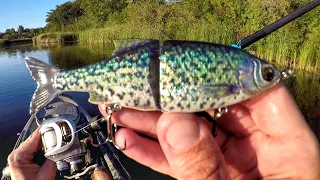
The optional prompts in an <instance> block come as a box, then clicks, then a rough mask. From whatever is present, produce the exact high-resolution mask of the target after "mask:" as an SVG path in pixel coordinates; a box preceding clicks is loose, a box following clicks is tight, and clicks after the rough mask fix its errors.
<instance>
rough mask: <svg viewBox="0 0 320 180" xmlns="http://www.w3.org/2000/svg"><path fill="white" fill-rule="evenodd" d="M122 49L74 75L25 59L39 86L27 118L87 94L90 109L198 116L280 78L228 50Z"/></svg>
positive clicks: (149, 45)
mask: <svg viewBox="0 0 320 180" xmlns="http://www.w3.org/2000/svg"><path fill="white" fill-rule="evenodd" d="M123 46H124V47H120V48H119V49H118V50H117V52H116V53H115V54H114V56H112V57H110V58H108V59H106V60H104V61H101V62H98V63H95V64H92V65H88V66H85V67H82V68H78V69H74V70H65V71H62V70H59V69H57V68H55V67H53V66H50V65H48V64H45V63H43V62H41V61H39V60H37V59H34V58H26V60H25V62H26V65H27V67H28V69H29V70H30V73H31V75H32V77H33V79H34V80H35V81H36V82H37V83H38V88H37V90H36V91H35V93H34V95H33V98H32V101H31V103H30V113H35V112H37V111H39V109H41V108H42V107H44V106H45V105H46V104H47V103H49V102H50V101H51V100H52V99H53V98H54V97H55V96H57V95H58V94H60V93H62V92H65V91H84V92H89V93H90V98H89V102H91V103H94V104H100V103H108V104H114V103H117V104H119V105H121V106H123V107H129V108H134V109H139V110H161V111H171V112H198V111H204V110H208V109H216V108H220V107H226V106H229V105H232V104H235V103H238V102H241V101H243V100H246V99H248V98H250V97H252V96H254V95H256V94H258V93H260V92H262V91H263V90H265V89H267V88H270V87H272V86H274V85H275V84H277V83H278V82H279V81H280V80H281V77H282V75H281V73H280V72H279V71H278V70H277V69H276V68H275V67H273V66H272V65H270V64H269V63H267V62H265V61H263V60H261V59H259V58H257V57H255V56H253V55H251V54H249V53H247V52H246V51H243V50H241V49H237V48H233V47H230V46H224V45H218V44H212V43H205V42H194V41H174V40H170V41H165V42H164V43H163V45H162V46H160V45H159V42H158V41H156V40H146V41H140V42H136V43H132V44H130V46H129V45H128V44H125V43H124V45H123Z"/></svg>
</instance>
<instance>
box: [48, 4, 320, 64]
mask: <svg viewBox="0 0 320 180" xmlns="http://www.w3.org/2000/svg"><path fill="white" fill-rule="evenodd" d="M310 1H311V0H255V1H252V0H230V1H225V0H206V1H198V0H180V1H177V0H176V1H168V0H167V1H166V0H109V1H99V0H75V1H70V2H66V3H64V4H61V5H57V6H56V8H55V9H53V10H50V11H49V12H48V14H47V19H46V22H47V24H46V26H45V30H46V31H47V32H57V31H59V32H80V34H83V36H81V37H85V38H88V39H90V38H91V39H96V38H95V37H94V38H93V36H97V34H96V31H97V30H99V32H105V34H106V36H108V37H126V38H140V39H141V38H144V37H143V34H146V36H148V37H150V34H155V33H159V34H161V36H151V37H161V38H162V37H165V38H166V39H180V40H199V41H208V42H215V43H221V44H229V45H230V44H233V43H235V42H237V41H238V40H240V39H242V38H244V37H246V36H248V35H250V34H252V33H254V32H255V31H257V30H260V29H261V28H263V27H265V26H267V25H269V24H271V23H273V22H274V21H276V20H278V19H280V18H282V17H284V16H286V15H287V14H289V13H291V12H293V11H295V10H297V9H298V8H299V7H302V6H303V5H305V4H307V3H309V2H310ZM319 14H320V8H319V7H318V8H315V9H314V10H312V11H310V12H308V13H307V14H305V15H304V16H302V17H300V18H298V19H297V20H295V21H293V22H291V23H289V24H287V25H286V26H284V27H282V28H281V29H279V30H278V31H276V32H275V33H273V34H271V35H269V36H268V37H267V38H264V39H262V40H260V41H258V42H256V43H255V44H253V45H252V46H250V47H249V48H248V50H249V51H253V52H255V53H257V54H258V55H260V56H262V57H263V58H266V59H269V60H275V61H283V60H286V61H288V64H297V61H303V63H302V66H305V65H306V64H310V65H311V66H315V65H320V64H319V63H320V55H319V54H320V49H319V47H320V18H319ZM126 29H128V31H125V30H126ZM135 30H136V31H135ZM148 30H150V31H148ZM151 30H152V31H151ZM83 32H85V33H83ZM110 33H113V34H114V35H108V34H110ZM121 33H122V35H121V36H119V35H118V34H121ZM125 33H127V34H125ZM136 34H138V35H136ZM141 34H142V35H141ZM136 36H137V37H136ZM81 37H80V38H81ZM104 37H105V36H104ZM101 41H102V40H101Z"/></svg>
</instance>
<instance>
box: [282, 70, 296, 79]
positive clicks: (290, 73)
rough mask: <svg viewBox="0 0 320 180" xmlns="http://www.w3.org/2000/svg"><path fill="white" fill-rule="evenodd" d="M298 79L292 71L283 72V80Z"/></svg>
mask: <svg viewBox="0 0 320 180" xmlns="http://www.w3.org/2000/svg"><path fill="white" fill-rule="evenodd" d="M293 77H296V74H294V72H293V71H292V70H290V69H284V70H283V71H281V79H288V78H293Z"/></svg>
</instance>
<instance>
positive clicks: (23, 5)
mask: <svg viewBox="0 0 320 180" xmlns="http://www.w3.org/2000/svg"><path fill="white" fill-rule="evenodd" d="M67 1H69V0H0V32H5V31H6V29H9V28H15V29H16V30H17V28H18V26H19V25H22V26H23V27H24V28H38V27H44V26H45V25H46V15H47V12H49V11H50V9H55V7H56V5H59V4H63V3H65V2H67Z"/></svg>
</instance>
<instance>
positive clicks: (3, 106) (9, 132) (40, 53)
mask: <svg viewBox="0 0 320 180" xmlns="http://www.w3.org/2000/svg"><path fill="white" fill-rule="evenodd" d="M112 52H113V46H111V45H110V46H98V45H95V46H89V45H67V46H51V47H48V46H46V47H43V46H42V47H39V46H35V45H32V44H24V45H16V46H12V47H8V48H5V49H0V86H1V87H0V124H1V126H0V142H1V144H0V168H2V167H4V166H5V164H6V158H7V156H8V154H9V153H10V151H11V150H12V148H13V146H14V143H15V141H16V140H17V138H18V136H17V135H16V134H17V133H19V132H20V131H21V130H22V128H23V126H24V125H25V123H26V122H27V120H28V119H29V113H28V109H29V102H30V99H31V97H32V94H33V92H34V90H35V89H36V83H35V82H34V81H33V79H32V78H31V76H30V73H29V72H28V70H27V68H26V66H25V64H24V58H25V57H28V56H31V57H35V58H38V59H40V60H42V61H44V62H46V63H50V64H53V65H55V66H58V67H59V68H63V69H71V68H76V67H80V66H83V65H86V64H91V63H94V62H96V61H99V60H101V59H104V58H106V57H109V56H111V54H112ZM296 73H297V77H296V78H295V79H291V80H288V81H286V82H285V83H286V84H287V86H288V88H289V90H290V91H291V93H292V94H293V96H294V98H295V99H296V101H297V103H298V105H299V107H300V109H301V111H302V113H303V114H304V116H305V118H306V120H307V121H308V123H309V125H310V127H311V128H312V129H313V131H314V132H315V133H316V135H317V137H318V139H319V138H320V132H319V130H320V123H319V119H320V91H319V89H320V78H319V77H318V76H317V75H316V74H312V73H306V72H296ZM70 95H71V96H72V97H73V98H74V99H75V100H76V101H78V102H79V103H80V104H81V105H82V106H83V107H84V108H85V109H87V110H88V112H89V114H90V115H92V116H95V115H96V114H98V113H99V112H98V110H97V107H96V105H92V104H89V103H88V101H87V99H88V94H87V93H71V94H70ZM119 155H120V159H121V161H122V162H123V164H124V165H125V167H126V168H127V170H128V172H129V173H130V174H131V175H132V177H133V178H134V179H151V178H152V179H170V178H168V177H166V176H163V175H161V174H158V173H156V172H154V171H152V170H151V169H149V168H147V167H144V166H141V165H139V164H137V163H136V162H134V161H133V160H130V159H128V158H126V157H125V156H124V155H123V154H122V153H121V152H120V151H119Z"/></svg>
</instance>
